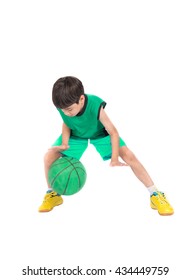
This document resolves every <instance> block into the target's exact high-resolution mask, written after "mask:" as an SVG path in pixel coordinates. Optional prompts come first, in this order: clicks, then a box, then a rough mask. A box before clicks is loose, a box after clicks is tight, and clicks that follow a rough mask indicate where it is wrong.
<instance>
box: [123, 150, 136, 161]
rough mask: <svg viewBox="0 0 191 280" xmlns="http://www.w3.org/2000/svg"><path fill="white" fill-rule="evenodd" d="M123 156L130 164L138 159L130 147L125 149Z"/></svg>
mask: <svg viewBox="0 0 191 280" xmlns="http://www.w3.org/2000/svg"><path fill="white" fill-rule="evenodd" d="M121 157H122V159H123V160H125V162H126V163H128V164H131V163H132V162H134V161H136V157H135V155H134V153H133V152H131V150H129V149H128V148H126V149H124V151H123V152H122V154H121Z"/></svg>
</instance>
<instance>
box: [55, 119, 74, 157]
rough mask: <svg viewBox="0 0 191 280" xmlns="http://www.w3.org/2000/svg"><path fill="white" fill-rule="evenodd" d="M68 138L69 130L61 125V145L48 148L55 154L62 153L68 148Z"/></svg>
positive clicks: (64, 125)
mask: <svg viewBox="0 0 191 280" xmlns="http://www.w3.org/2000/svg"><path fill="white" fill-rule="evenodd" d="M69 138H70V128H69V127H68V126H67V125H66V124H65V123H63V124H62V145H60V146H53V147H51V148H50V150H54V151H56V152H60V151H64V150H67V149H68V148H69V146H68V141H69Z"/></svg>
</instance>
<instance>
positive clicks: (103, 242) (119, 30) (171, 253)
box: [0, 0, 191, 280]
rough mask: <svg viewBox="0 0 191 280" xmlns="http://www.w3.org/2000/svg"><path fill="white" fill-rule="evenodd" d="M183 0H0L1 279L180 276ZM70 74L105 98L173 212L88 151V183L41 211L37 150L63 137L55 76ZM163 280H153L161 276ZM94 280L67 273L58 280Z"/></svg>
mask: <svg viewBox="0 0 191 280" xmlns="http://www.w3.org/2000/svg"><path fill="white" fill-rule="evenodd" d="M189 4H190V3H189V1H122V0H118V1H104V0H103V1H98V0H97V1H85V0H82V1H79V0H78V1H77V0H76V1H74V0H71V1H64V0H63V1H58V0H54V1H49V0H46V1H44V0H43V1H2V2H1V4H0V28H1V51H0V56H1V57H0V67H1V69H0V70H1V83H0V90H1V102H0V106H1V108H0V113H1V170H2V172H1V178H2V180H1V201H0V207H1V209H0V210H1V212H0V213H1V232H0V235H1V243H2V244H1V249H0V254H1V255H2V257H1V269H0V275H1V279H18V280H20V279H62V277H64V276H57V277H56V276H39V277H37V276H33V277H32V276H22V269H23V268H26V266H27V265H29V266H30V267H31V268H39V267H40V266H41V267H44V266H46V267H47V268H61V267H63V266H64V267H66V268H75V267H76V266H77V265H80V266H81V268H84V269H86V268H105V269H107V270H109V269H111V270H113V271H114V270H115V269H116V268H117V267H118V266H127V267H129V266H133V267H136V266H139V267H140V268H141V267H142V266H168V267H170V272H169V274H168V275H167V276H166V277H165V276H144V277H142V276H140V275H139V276H136V275H134V276H130V275H128V276H120V277H119V276H117V275H114V273H111V274H108V275H107V276H105V277H103V279H127V278H128V277H129V279H142V278H144V279H174V278H175V276H177V279H178V278H180V277H182V279H188V278H189V274H190V272H189V263H190V262H189V258H190V249H191V248H190V247H191V246H190V234H191V232H190V229H189V225H190V212H191V211H190V195H191V192H190V186H191V179H190V156H191V148H190V142H191V136H190V118H191V111H190V99H189V95H190V90H191V86H190V77H191V66H190V65H191V54H190V53H191V52H190V50H191V39H190V31H191V28H190V27H191V18H190V14H191V9H190V5H189ZM66 75H73V76H76V77H78V78H79V79H80V80H81V81H82V82H83V84H84V87H85V91H86V93H91V94H95V95H98V96H100V97H102V98H103V99H104V100H105V101H106V102H107V107H106V111H107V113H108V114H109V116H110V118H111V120H113V122H114V124H115V125H116V127H117V128H118V130H119V133H120V135H121V136H122V137H123V138H124V140H125V141H126V143H127V145H128V147H129V148H130V149H131V150H132V151H133V152H134V153H135V154H136V155H137V157H138V158H139V159H140V161H141V162H142V163H143V165H144V166H145V167H146V169H147V170H148V172H149V173H150V175H151V177H152V178H153V180H154V182H155V184H156V185H157V187H158V188H159V189H160V190H162V191H165V193H166V194H167V197H168V198H169V200H170V202H171V203H172V205H173V207H174V209H175V214H174V215H173V216H170V217H162V216H159V215H158V213H157V212H156V211H153V210H151V209H150V206H149V194H148V192H147V190H146V189H145V187H144V186H143V185H142V184H141V183H140V182H139V181H138V180H137V179H136V177H135V176H134V174H133V173H132V171H131V170H130V169H129V168H127V167H124V168H110V167H108V165H109V162H102V160H101V158H100V156H99V155H98V154H97V153H96V152H95V150H94V148H92V147H89V150H88V151H87V152H86V154H85V155H84V156H83V157H82V162H83V163H84V165H85V166H86V169H87V172H88V179H87V183H86V185H85V186H84V188H83V189H82V190H81V191H80V192H79V193H78V194H76V195H74V196H70V197H66V198H64V200H65V201H64V204H63V205H62V206H60V207H57V208H55V209H54V210H53V211H52V212H50V213H46V214H40V213H38V211H37V210H38V207H39V205H40V204H41V202H42V199H43V196H44V194H45V191H46V184H45V179H44V173H43V155H44V153H45V151H46V149H47V148H48V147H49V146H50V145H51V144H52V142H54V140H55V139H56V138H57V136H58V135H59V134H60V132H61V118H60V116H59V115H58V113H57V111H56V110H55V108H54V106H53V104H52V102H51V90H52V85H53V83H54V82H55V81H56V80H57V79H58V78H60V77H62V76H66ZM161 277H162V278H161ZM86 278H87V279H102V277H101V276H99V277H98V276H97V277H93V276H90V277H83V278H81V277H80V276H76V277H74V276H73V277H69V276H68V277H66V276H65V279H86Z"/></svg>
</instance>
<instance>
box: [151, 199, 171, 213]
mask: <svg viewBox="0 0 191 280" xmlns="http://www.w3.org/2000/svg"><path fill="white" fill-rule="evenodd" d="M151 203H152V202H151ZM151 208H152V209H153V210H157V211H158V209H157V207H156V206H155V205H154V204H151ZM158 213H159V215H161V216H171V215H173V214H174V212H171V213H160V212H159V211H158Z"/></svg>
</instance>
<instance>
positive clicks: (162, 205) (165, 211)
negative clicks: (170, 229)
mask: <svg viewBox="0 0 191 280" xmlns="http://www.w3.org/2000/svg"><path fill="white" fill-rule="evenodd" d="M150 205H151V208H152V209H156V210H158V213H159V214H160V215H164V216H167V215H172V214H173V213H174V210H173V208H172V206H171V205H170V203H169V202H168V200H167V199H166V197H165V195H164V193H163V192H154V193H153V194H152V195H151V197H150Z"/></svg>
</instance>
